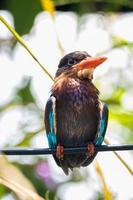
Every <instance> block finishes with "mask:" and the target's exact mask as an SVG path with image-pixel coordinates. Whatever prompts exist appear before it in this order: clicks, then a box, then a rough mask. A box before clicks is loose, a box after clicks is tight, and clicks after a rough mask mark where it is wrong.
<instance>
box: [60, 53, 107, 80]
mask: <svg viewBox="0 0 133 200" xmlns="http://www.w3.org/2000/svg"><path fill="white" fill-rule="evenodd" d="M106 59H107V58H106V57H96V58H92V57H91V56H90V55H89V54H88V53H87V52H85V51H75V52H72V53H69V54H67V55H65V56H64V57H63V58H62V59H61V60H60V62H59V65H58V70H57V72H56V77H60V75H61V76H62V75H65V76H68V77H71V78H81V79H83V78H88V79H92V77H93V71H94V69H95V68H96V67H97V66H99V65H100V64H101V63H103V62H104V61H105V60H106Z"/></svg>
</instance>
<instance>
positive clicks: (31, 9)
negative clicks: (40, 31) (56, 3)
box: [0, 0, 42, 35]
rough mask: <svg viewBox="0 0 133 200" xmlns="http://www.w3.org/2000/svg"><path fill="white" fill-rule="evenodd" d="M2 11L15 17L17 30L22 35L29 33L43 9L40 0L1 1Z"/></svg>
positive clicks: (0, 7)
mask: <svg viewBox="0 0 133 200" xmlns="http://www.w3.org/2000/svg"><path fill="white" fill-rule="evenodd" d="M1 1H2V2H1V3H0V9H2V10H3V9H4V10H8V11H10V12H11V13H12V15H13V17H14V23H15V29H16V30H17V32H18V33H19V34H21V35H24V34H26V33H29V31H30V30H31V28H32V26H33V23H34V19H35V17H36V15H37V13H39V12H40V11H41V10H42V9H41V6H40V3H39V0H28V1H27V0H19V1H18V0H1Z"/></svg>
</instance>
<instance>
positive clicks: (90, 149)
mask: <svg viewBox="0 0 133 200" xmlns="http://www.w3.org/2000/svg"><path fill="white" fill-rule="evenodd" d="M87 150H88V151H87V156H88V157H91V156H93V155H94V152H95V147H94V144H93V143H89V144H88V145H87Z"/></svg>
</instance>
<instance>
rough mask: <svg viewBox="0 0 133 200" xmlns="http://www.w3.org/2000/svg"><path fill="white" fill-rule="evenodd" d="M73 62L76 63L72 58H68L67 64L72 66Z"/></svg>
mask: <svg viewBox="0 0 133 200" xmlns="http://www.w3.org/2000/svg"><path fill="white" fill-rule="evenodd" d="M75 63H76V61H75V60H73V59H69V60H68V65H69V66H72V65H74V64H75Z"/></svg>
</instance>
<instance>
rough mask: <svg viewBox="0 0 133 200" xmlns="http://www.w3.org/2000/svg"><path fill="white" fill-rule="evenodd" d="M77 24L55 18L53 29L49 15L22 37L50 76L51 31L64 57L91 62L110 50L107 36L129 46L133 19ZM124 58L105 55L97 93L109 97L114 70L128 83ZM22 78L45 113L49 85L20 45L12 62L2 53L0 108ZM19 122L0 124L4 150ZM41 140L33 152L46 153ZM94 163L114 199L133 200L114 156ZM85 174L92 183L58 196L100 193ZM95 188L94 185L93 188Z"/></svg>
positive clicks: (54, 55) (16, 116) (129, 100)
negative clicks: (78, 53)
mask: <svg viewBox="0 0 133 200" xmlns="http://www.w3.org/2000/svg"><path fill="white" fill-rule="evenodd" d="M0 14H1V15H2V16H4V17H5V19H6V20H7V21H8V22H9V23H10V24H11V25H13V19H12V16H11V15H10V14H9V13H7V12H4V11H3V12H0ZM77 20H78V18H77V16H76V15H75V14H73V13H57V14H56V19H55V24H53V21H52V19H51V17H50V16H49V14H48V13H40V14H39V15H38V16H37V17H36V19H35V22H34V26H33V28H32V30H31V33H30V34H29V35H26V36H24V37H23V39H24V40H25V42H26V44H28V46H29V47H31V48H32V49H33V51H34V53H35V54H36V56H37V57H38V58H39V60H40V61H41V62H42V63H44V65H45V66H47V69H48V70H49V71H50V72H51V73H52V74H53V76H54V73H55V71H56V69H57V65H58V62H59V60H60V58H61V57H62V55H61V52H60V50H59V48H58V45H57V40H56V35H55V30H56V31H57V34H58V37H59V39H60V41H61V44H62V45H63V48H64V49H65V53H68V52H72V51H74V50H85V51H87V52H88V53H89V54H91V55H92V56H95V55H96V54H97V53H99V52H101V51H105V50H107V49H109V48H110V47H111V43H110V42H111V41H110V36H109V34H108V32H109V33H111V34H112V33H113V34H115V35H116V36H120V37H122V38H124V39H126V40H129V41H131V42H133V13H130V14H123V15H122V14H121V15H120V16H110V17H108V18H104V19H103V20H104V25H103V22H102V19H101V17H99V15H96V14H90V15H85V16H84V17H83V18H82V20H81V22H83V23H82V25H81V27H80V29H79V27H78V26H79V25H78V23H77ZM100 20H101V21H100ZM25 23H26V22H25ZM77 30H78V34H77ZM9 35H10V33H9V31H8V30H7V29H6V28H5V27H4V26H3V25H2V24H1V23H0V38H6V37H7V36H9ZM128 53H129V52H127V50H126V49H123V50H120V49H116V50H114V51H112V52H110V53H108V54H107V56H108V58H109V59H108V61H107V62H106V63H104V64H103V65H102V66H101V67H99V68H98V69H97V71H96V73H95V79H97V78H98V79H100V81H101V83H102V86H101V88H100V90H101V92H102V91H103V90H104V91H103V92H104V93H106V92H107V94H108V92H109V90H110V88H111V84H112V81H113V82H115V81H116V80H117V77H116V76H115V75H114V77H113V78H112V75H111V77H109V76H108V77H106V74H108V73H109V71H112V69H114V68H116V67H117V68H121V69H123V70H125V73H127V76H128V78H129V79H131V80H132V73H131V72H130V71H129V70H127V69H126V66H125V64H126V63H127V59H128ZM132 63H133V62H132ZM24 75H26V76H31V77H32V79H33V82H32V88H33V91H34V93H35V95H36V99H37V100H38V104H39V106H40V107H41V108H44V107H45V103H46V100H47V98H48V96H49V91H50V88H51V85H52V81H51V80H50V79H49V78H48V77H47V76H46V75H45V74H44V73H43V71H42V70H41V69H40V68H39V66H38V65H37V64H36V63H35V61H34V60H33V59H32V58H31V56H30V55H29V54H28V53H27V52H26V51H25V50H24V49H23V47H21V46H20V45H19V44H18V45H17V46H16V48H15V50H14V54H13V57H10V56H9V55H7V54H6V53H5V52H0V105H2V104H3V103H4V102H7V101H8V100H9V99H10V98H11V97H12V95H13V91H14V87H17V86H18V85H20V84H21V81H22V78H23V76H24ZM105 83H106V84H105ZM108 88H109V89H108ZM125 102H126V103H125ZM123 105H125V107H127V108H129V109H131V108H132V109H133V95H132V93H129V94H128V95H127V96H126V97H125V100H123ZM22 117H23V116H22V114H21V113H20V110H17V109H16V110H13V111H11V112H10V113H6V115H5V116H3V117H1V118H0V133H1V134H2V135H1V136H0V138H1V139H0V146H3V145H4V143H5V142H6V140H7V139H9V138H10V139H12V136H13V135H14V133H16V132H17V131H18V128H17V124H18V123H19V121H20V120H21V119H22ZM5 127H8V129H5ZM111 131H112V129H111V126H109V134H108V137H109V138H110V137H111V136H110V135H111ZM43 137H44V136H39V137H38V138H37V139H36V141H35V143H34V145H35V146H37V147H41V146H42V147H44V145H45V141H44V142H43ZM112 141H113V142H114V143H117V142H118V141H117V142H116V141H115V140H114V138H112ZM11 146H12V144H11ZM121 155H122V157H124V158H125V160H126V161H127V162H128V163H131V162H132V158H131V155H130V154H129V153H127V152H124V153H121ZM97 159H98V161H99V163H100V165H101V166H102V169H103V171H104V175H105V178H106V182H107V184H108V185H109V187H110V190H111V191H113V193H114V194H116V196H117V198H116V199H117V200H131V199H133V180H132V177H131V175H130V174H129V173H128V172H127V171H126V170H125V168H124V167H123V166H122V165H121V164H120V162H119V161H118V160H117V159H116V158H115V156H114V155H113V154H112V153H102V154H100V153H99V155H98V156H97ZM49 162H50V163H51V166H53V167H52V170H53V173H54V176H55V175H57V178H58V179H60V180H62V179H66V177H65V175H63V172H62V171H61V170H60V169H59V168H58V167H57V166H56V165H55V163H54V161H53V159H50V160H49ZM82 170H83V169H82ZM88 170H89V173H90V174H92V176H91V178H90V176H89V178H88V180H87V183H86V182H83V183H82V182H81V183H80V184H77V183H72V184H71V185H70V184H65V185H62V186H61V188H60V189H59V191H58V194H60V195H61V196H62V198H63V200H70V199H71V198H72V197H73V198H74V199H76V200H81V199H83V200H88V199H90V198H91V197H92V194H93V191H94V190H96V189H98V187H99V182H100V181H99V182H98V178H97V176H96V173H95V172H94V167H93V164H92V165H90V166H89V167H88ZM83 173H84V170H83ZM89 179H91V180H92V182H90V180H89ZM94 182H95V184H93V183H94ZM88 189H89V190H88ZM77 191H80V192H77ZM91 191H92V192H91ZM9 199H10V198H9Z"/></svg>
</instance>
